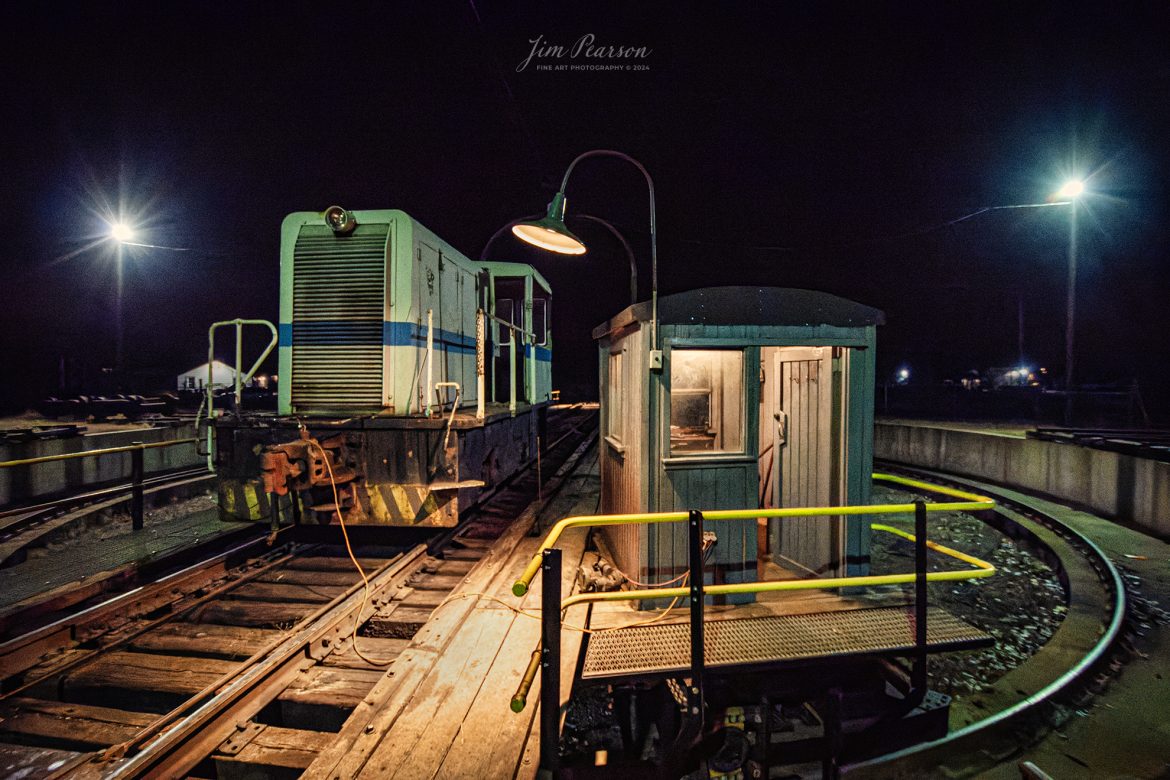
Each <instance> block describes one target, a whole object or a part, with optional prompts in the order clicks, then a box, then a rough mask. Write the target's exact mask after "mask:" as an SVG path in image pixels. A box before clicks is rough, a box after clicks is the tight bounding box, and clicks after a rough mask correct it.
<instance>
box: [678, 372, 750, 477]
mask: <svg viewBox="0 0 1170 780" xmlns="http://www.w3.org/2000/svg"><path fill="white" fill-rule="evenodd" d="M743 408H744V383H743V351H742V350H730V349H674V350H672V351H671V353H670V454H671V455H678V456H687V455H697V454H708V453H726V452H743V426H744V420H743Z"/></svg>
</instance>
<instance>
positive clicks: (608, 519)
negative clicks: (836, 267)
mask: <svg viewBox="0 0 1170 780" xmlns="http://www.w3.org/2000/svg"><path fill="white" fill-rule="evenodd" d="M873 478H874V479H875V480H878V481H882V482H890V483H893V484H896V485H901V486H903V487H910V488H917V489H920V490H926V491H930V492H932V493H937V494H940V495H944V496H949V497H950V498H955V499H959V500H958V501H949V502H941V503H934V504H923V505H922V506H923V507H924V510H925V512H962V511H968V512H975V511H982V510H987V509H993V508H994V507H995V501H994V499H991V498H988V497H986V496H981V495H978V494H976V493H968V492H966V491H962V490H956V489H954V488H948V487H943V486H941V485H934V484H931V483H929V482H921V481H919V480H915V479H908V478H906V477H899V476H895V475H893V474H880V473H875V474H873ZM918 509H919V506H918V505H917V504H868V505H862V506H843V507H786V508H782V509H728V510H712V511H710V512H702V513H701V514H702V517H703V519H704V520H753V519H756V518H760V517H767V518H772V517H810V516H811V517H818V516H819V517H829V516H839V515H891V514H903V513H907V512H916V511H917V510H918ZM689 517H690V513H689V512H657V513H647V514H624V515H593V516H590V515H581V516H576V517H569V518H565V519H564V520H561V521H560V522H558V523H557V524H556V525H554V526H553V527H552V529H551V530H550V531H549V534H548V536H547V537H545V540H544V542H543V543H542V544H541V546H540V549H539V550H537V553H536V555H535V556H533V560H532V562H530V563H529V565H528V567H527V568H526V569H525V570H524V573H523V574H522V575H521V576H520V578H519V579H518V580H516V582H515V583H514V584H513V586H512V592H513V593H514V594H515V595H516V596H523V595H524V594H525V593H527V592H528V586H529V585H530V584H531V582H532V578H533V577H534V576H535V575H536V572H537V571H539V569H540V566H541V561H542V558H543V554H544V551H545V550H549V549H552V547H553V545H554V544H556V542H557V540H558V539H559V538H560V536H561V534H562V533H564V531H565V530H566V529H568V528H572V527H578V526H607V525H634V524H641V525H649V524H656V523H678V522H683V521H686V520H688V519H689ZM921 519H922V521H923V526H922V527H925V515H922V518H921ZM870 528H871V529H873V530H875V531H883V532H886V533H892V534H895V535H897V536H900V537H902V538H904V539H907V540H908V541H910V542H914V543H917V542H918V537H917V536H916V535H915V534H911V533H907V532H906V531H903V530H901V529H899V528H895V527H893V526H889V525H885V524H882V523H871V524H870ZM924 544H925V546H926V547H927V548H929V549H931V550H934V551H936V552H938V553H941V554H943V555H947V556H950V557H952V558H955V559H956V560H959V561H962V562H963V563H966V564H968V565H970V566H971V567H972V568H971V569H966V570H958V571H936V572H917V571H915V572H910V573H906V574H879V575H866V576H856V577H829V578H816V579H801V580H773V581H764V582H736V583H724V584H719V585H703V586H702V588H701V593H702V595H703V596H719V595H728V594H733V593H740V594H742V593H772V592H777V591H789V590H816V589H829V588H844V587H870V586H877V585H907V584H911V583H915V584H917V585H918V586H919V587H920V588H925V583H927V582H948V581H951V582H953V581H960V580H970V579H980V578H983V577H990V576H992V575H993V574H995V566H993V565H992V564H990V563H988V562H987V561H984V560H981V559H979V558H976V557H975V556H973V555H968V554H966V553H963V552H960V551H958V550H954V549H952V548H950V547H946V546H944V545H941V544H938V543H937V542H932V541H930V540H929V539H926V540H924ZM922 593H923V594H924V593H925V591H924V590H923V591H922ZM688 595H692V590H691V588H690V587H677V588H652V589H651V588H646V589H639V590H625V591H610V592H606V593H579V594H577V595H575V596H570V597H568V598H565V599H562V600H561V602H560V607H561V612H563V611H564V610H565V609H567V608H568V607H571V606H573V605H575V604H584V603H591V602H603V601H642V600H645V599H678V598H686V597H687V596H688ZM554 603H555V602H554ZM919 606H920V608H921V609H923V610H925V604H922V605H919ZM922 616H923V618H925V612H923V613H922ZM557 622H558V623H559V622H560V618H559V617H558V619H557ZM602 630H620V628H614V629H602ZM921 631H922V632H923V634H922V636H923V641H924V639H925V633H924V632H925V627H923V628H922V629H921ZM541 653H542V648H541V646H540V645H538V646H537V648H536V649H535V650H534V651H533V653H532V656H531V658H530V660H529V663H528V667H527V668H526V669H525V672H524V676H523V678H522V679H521V681H520V685H519V687H518V688H517V690H516V693H515V695H513V697H512V701H511V709H512V711H513V712H521V711H522V710H523V709H524V707H525V704H526V703H527V698H528V692H529V690H530V689H531V687H532V684H533V683H534V682H535V680H536V674H537V671H538V669H539V667H540V663H541Z"/></svg>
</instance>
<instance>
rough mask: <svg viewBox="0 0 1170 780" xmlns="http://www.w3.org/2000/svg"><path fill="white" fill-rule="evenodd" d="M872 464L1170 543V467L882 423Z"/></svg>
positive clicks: (1058, 447)
mask: <svg viewBox="0 0 1170 780" xmlns="http://www.w3.org/2000/svg"><path fill="white" fill-rule="evenodd" d="M874 457H877V458H881V459H883V460H890V461H895V462H898V463H905V464H907V465H911V466H922V467H923V468H930V469H937V470H939V471H950V472H953V473H955V474H962V475H965V476H969V477H974V478H978V479H986V480H989V481H991V482H997V483H1000V484H1003V485H1008V486H1011V487H1016V488H1019V489H1021V490H1026V491H1032V492H1037V493H1043V494H1046V495H1049V496H1052V497H1053V498H1056V499H1065V500H1067V501H1069V502H1073V503H1076V504H1079V505H1082V506H1085V507H1088V508H1089V509H1091V510H1093V511H1094V512H1096V513H1099V514H1101V515H1104V516H1105V517H1109V518H1114V519H1118V520H1122V521H1125V522H1129V523H1133V524H1134V525H1136V526H1139V527H1141V528H1143V529H1145V530H1146V531H1148V532H1149V533H1152V534H1154V535H1156V536H1161V537H1163V538H1166V537H1170V463H1162V462H1159V461H1156V460H1146V459H1143V458H1135V457H1133V456H1131V455H1122V454H1119V453H1116V452H1107V451H1105V450H1095V449H1090V448H1088V447H1079V446H1076V445H1073V444H1061V443H1057V442H1047V441H1040V440H1037V439H1024V438H1018V437H1014V436H1003V435H998V434H994V433H983V432H976V431H957V430H949V429H944V428H930V427H927V426H921V425H903V424H896V423H883V422H878V423H876V424H875V425H874Z"/></svg>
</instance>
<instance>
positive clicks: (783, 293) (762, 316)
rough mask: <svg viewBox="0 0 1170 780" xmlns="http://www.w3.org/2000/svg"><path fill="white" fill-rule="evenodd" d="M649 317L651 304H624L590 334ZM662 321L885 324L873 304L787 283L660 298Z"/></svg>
mask: <svg viewBox="0 0 1170 780" xmlns="http://www.w3.org/2000/svg"><path fill="white" fill-rule="evenodd" d="M649 319H650V302H649V301H642V302H641V303H636V304H634V305H633V306H629V307H627V308H626V309H625V310H623V311H622V312H620V313H619V314H618V315H617V316H615V317H614V318H613V319H610V320H608V321H606V322H603V323H602V324H600V325H598V326H597V327H596V328H594V329H593V338H595V339H599V338H603V337H604V336H605V335H606V334H608V333H612V332H614V331H615V330H620V329H621V328H624V327H627V326H628V325H632V324H633V323H635V322H645V321H648V320H649ZM658 321H659V323H661V324H663V325H671V324H680V325H777V326H798V327H799V326H809V327H813V326H816V325H834V326H837V327H842V328H861V327H865V326H867V325H884V324H885V322H886V315H885V314H884V313H883V312H882V311H881V310H880V309H875V308H873V307H872V306H865V305H863V304H860V303H856V302H854V301H851V300H848V299H847V298H841V297H839V296H837V295H832V294H830V293H827V292H820V291H817V290H796V289H792V288H789V287H701V288H699V289H697V290H688V291H687V292H681V293H676V294H674V295H666V296H663V297H662V298H659V299H658Z"/></svg>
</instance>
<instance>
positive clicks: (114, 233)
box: [110, 222, 134, 373]
mask: <svg viewBox="0 0 1170 780" xmlns="http://www.w3.org/2000/svg"><path fill="white" fill-rule="evenodd" d="M110 238H112V239H113V240H114V241H115V242H116V243H117V246H116V247H114V252H115V269H114V274H115V280H116V282H115V288H114V372H115V373H119V372H121V370H122V341H123V325H122V260H123V252H124V250H125V246H124V245H125V244H126V243H127V242H131V241H133V240H134V231H133V230H132V229H131V228H130V226H129V225H127V224H126V223H124V222H111V223H110Z"/></svg>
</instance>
